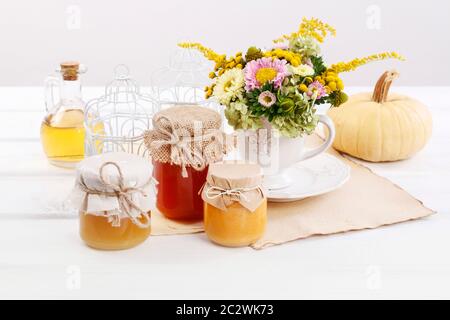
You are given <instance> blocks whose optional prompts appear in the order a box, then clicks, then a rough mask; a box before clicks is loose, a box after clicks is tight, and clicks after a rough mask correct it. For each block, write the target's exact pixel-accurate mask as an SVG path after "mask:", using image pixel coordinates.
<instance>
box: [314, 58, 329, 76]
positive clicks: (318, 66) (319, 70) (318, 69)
mask: <svg viewBox="0 0 450 320" xmlns="http://www.w3.org/2000/svg"><path fill="white" fill-rule="evenodd" d="M310 59H311V62H312V64H313V68H314V76H320V75H321V74H323V73H324V72H325V71H327V67H326V66H325V63H324V62H323V58H322V57H315V56H312V57H310Z"/></svg>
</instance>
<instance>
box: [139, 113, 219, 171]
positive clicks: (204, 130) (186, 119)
mask: <svg viewBox="0 0 450 320" xmlns="http://www.w3.org/2000/svg"><path fill="white" fill-rule="evenodd" d="M221 126H222V118H221V116H220V114H219V113H218V112H216V111H214V110H212V109H208V108H206V107H201V106H194V105H181V106H173V107H170V108H167V109H165V110H162V111H159V112H158V113H156V114H155V116H154V117H153V129H152V130H148V131H147V132H146V133H145V135H144V141H145V145H146V147H147V149H148V150H149V153H150V156H151V157H152V159H153V160H155V161H159V162H162V163H168V162H169V163H171V164H175V165H180V166H182V167H183V176H187V173H186V170H185V168H186V166H189V167H192V168H194V169H195V170H203V169H204V168H205V167H206V165H208V164H209V163H213V162H217V161H220V160H221V159H222V157H223V154H224V152H225V151H226V142H225V135H224V134H223V132H222V131H221V130H220V128H221Z"/></svg>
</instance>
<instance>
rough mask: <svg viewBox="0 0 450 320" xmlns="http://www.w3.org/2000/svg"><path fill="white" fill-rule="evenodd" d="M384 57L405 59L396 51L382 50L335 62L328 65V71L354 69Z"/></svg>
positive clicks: (337, 71)
mask: <svg viewBox="0 0 450 320" xmlns="http://www.w3.org/2000/svg"><path fill="white" fill-rule="evenodd" d="M386 59H398V60H400V61H404V60H405V58H404V57H403V56H402V55H400V54H398V53H397V52H382V53H378V54H372V55H370V56H367V57H364V58H356V59H353V60H351V61H349V62H338V63H335V64H333V65H332V66H331V67H330V71H333V72H335V73H341V72H349V71H354V70H356V69H357V68H359V67H361V66H363V65H365V64H368V63H369V62H373V61H381V60H386Z"/></svg>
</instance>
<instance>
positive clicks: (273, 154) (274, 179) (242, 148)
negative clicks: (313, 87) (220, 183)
mask: <svg viewBox="0 0 450 320" xmlns="http://www.w3.org/2000/svg"><path fill="white" fill-rule="evenodd" d="M319 122H320V123H323V124H324V125H325V126H326V127H328V132H329V134H328V138H327V139H326V141H325V142H324V143H323V144H322V145H320V146H318V147H316V148H314V149H310V150H306V148H305V147H304V146H305V138H304V137H298V138H286V137H282V136H280V135H279V134H278V133H277V132H276V131H275V130H271V129H270V127H268V128H267V129H260V130H258V131H250V130H249V131H241V132H240V134H238V150H239V153H240V156H241V158H243V159H245V160H247V161H251V162H256V163H258V164H259V165H260V166H261V167H262V168H263V170H264V187H265V188H266V189H268V190H277V189H283V188H286V187H288V186H290V185H291V184H292V182H293V181H292V179H291V178H290V177H289V175H288V174H287V173H286V169H288V168H290V167H292V166H293V165H294V164H296V163H298V162H300V161H303V160H306V159H310V158H313V157H315V156H317V155H319V154H321V153H323V152H325V151H326V150H327V149H328V148H329V147H330V146H331V144H332V143H333V140H334V137H335V128H334V124H333V121H332V120H331V119H330V118H329V117H328V116H326V115H319Z"/></svg>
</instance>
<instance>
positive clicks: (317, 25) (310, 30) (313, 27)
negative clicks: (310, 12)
mask: <svg viewBox="0 0 450 320" xmlns="http://www.w3.org/2000/svg"><path fill="white" fill-rule="evenodd" d="M328 35H332V36H335V35H336V29H335V28H333V27H332V26H330V25H329V24H328V23H325V22H322V21H320V20H319V19H316V18H311V19H307V18H303V20H302V23H300V26H299V28H298V31H297V32H293V33H291V34H290V35H283V36H282V37H280V38H278V39H276V40H274V41H273V42H275V43H278V42H283V41H286V40H292V39H295V38H299V37H306V36H310V37H313V38H314V39H316V40H317V41H318V42H320V43H322V42H324V40H325V38H326V37H327V36H328Z"/></svg>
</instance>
